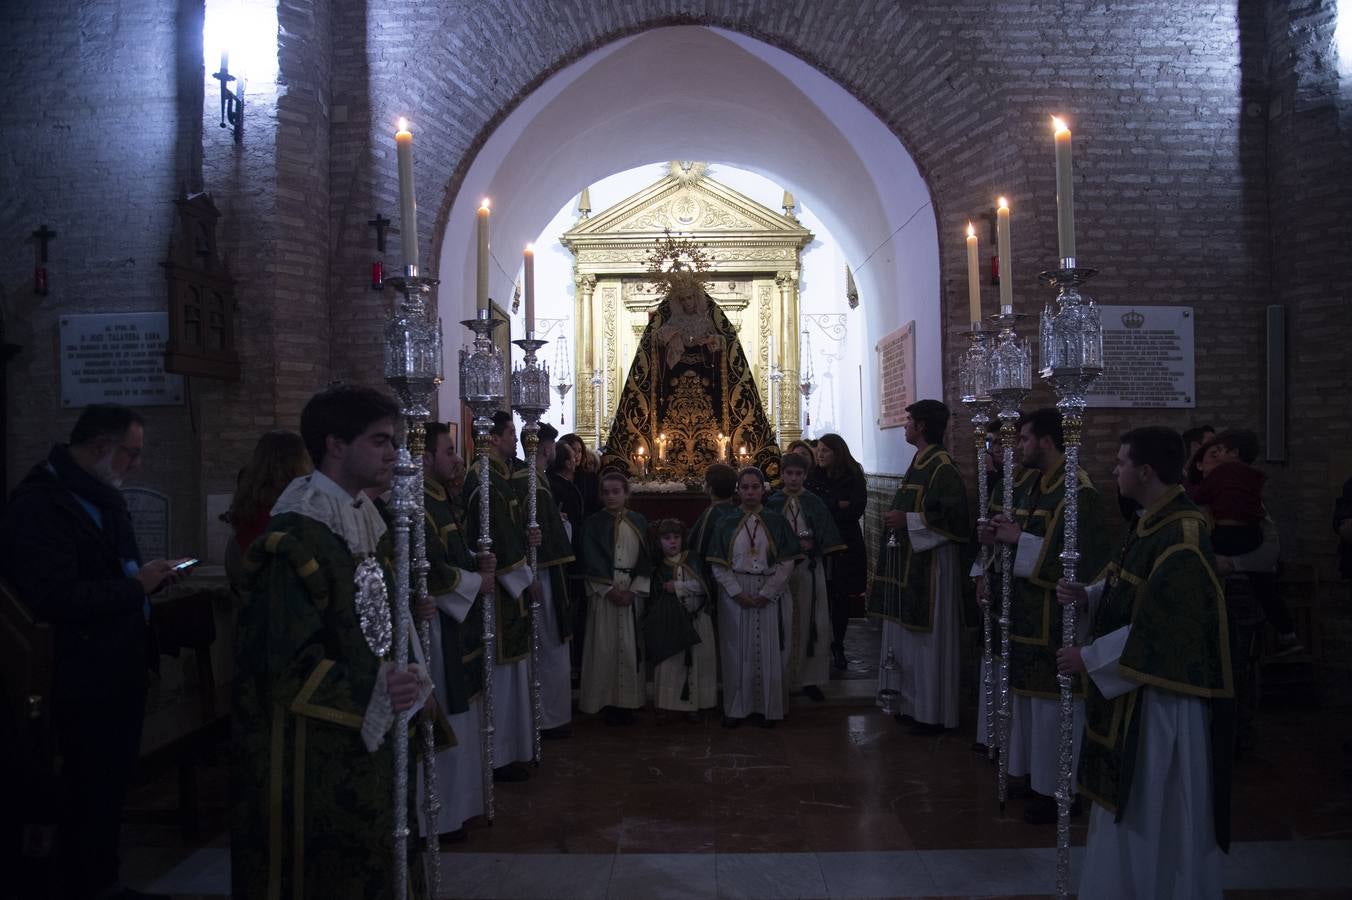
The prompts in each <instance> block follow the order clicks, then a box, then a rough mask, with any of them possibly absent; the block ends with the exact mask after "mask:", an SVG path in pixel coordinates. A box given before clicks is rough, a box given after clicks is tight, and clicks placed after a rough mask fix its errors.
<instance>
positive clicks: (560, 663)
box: [540, 569, 573, 728]
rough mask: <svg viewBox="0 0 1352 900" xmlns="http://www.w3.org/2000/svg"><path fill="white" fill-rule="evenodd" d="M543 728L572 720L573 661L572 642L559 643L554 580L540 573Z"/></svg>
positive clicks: (543, 572)
mask: <svg viewBox="0 0 1352 900" xmlns="http://www.w3.org/2000/svg"><path fill="white" fill-rule="evenodd" d="M540 585H541V588H542V590H543V594H542V596H541V598H540V608H541V610H542V612H543V615H541V616H540V727H541V728H558V727H559V726H561V725H567V724H568V723H569V722H571V721H572V719H573V660H572V655H571V648H570V647H569V642H568V641H564V640H560V639H559V612H558V609H557V608H556V607H555V606H554V579H552V578H550V577H549V570H548V569H541V570H540Z"/></svg>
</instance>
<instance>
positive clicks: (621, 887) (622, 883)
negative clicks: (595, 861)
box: [607, 853, 718, 900]
mask: <svg viewBox="0 0 1352 900" xmlns="http://www.w3.org/2000/svg"><path fill="white" fill-rule="evenodd" d="M716 896H718V875H717V864H716V857H715V856H714V854H712V853H636V854H621V855H620V856H617V857H615V865H614V867H613V868H612V869H611V872H610V887H609V890H608V892H607V897H609V898H610V900H634V898H637V897H642V898H644V900H666V898H672V900H681V898H712V897H716Z"/></svg>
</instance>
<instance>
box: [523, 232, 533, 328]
mask: <svg viewBox="0 0 1352 900" xmlns="http://www.w3.org/2000/svg"><path fill="white" fill-rule="evenodd" d="M524 266H525V269H526V334H527V335H531V334H534V333H535V245H534V244H527V245H526V252H525V262H524Z"/></svg>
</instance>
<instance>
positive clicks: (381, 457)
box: [231, 385, 431, 900]
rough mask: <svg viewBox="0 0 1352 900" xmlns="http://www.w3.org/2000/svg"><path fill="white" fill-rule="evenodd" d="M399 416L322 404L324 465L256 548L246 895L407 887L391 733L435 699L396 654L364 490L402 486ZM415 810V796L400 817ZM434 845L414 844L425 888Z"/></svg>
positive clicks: (244, 633) (243, 761)
mask: <svg viewBox="0 0 1352 900" xmlns="http://www.w3.org/2000/svg"><path fill="white" fill-rule="evenodd" d="M398 415H399V409H398V407H397V406H396V405H395V404H394V402H393V401H391V400H390V399H389V398H387V397H385V396H384V395H383V394H380V393H379V392H377V391H374V390H372V389H370V388H365V387H358V386H355V385H340V386H337V387H332V388H329V389H327V390H325V391H323V392H321V393H319V394H317V395H315V396H314V397H312V398H311V399H310V401H309V402H308V403H307V404H306V405H305V409H304V411H303V412H302V413H301V435H302V437H303V438H304V439H305V445H306V448H307V449H308V450H309V453H310V457H311V459H313V460H314V464H315V471H314V473H313V474H311V475H307V476H304V477H302V478H298V479H296V480H295V481H293V482H292V483H291V484H290V485H289V486H288V487H287V488H286V490H285V491H284V492H283V493H282V495H281V497H280V498H279V499H278V500H277V504H276V506H275V507H273V510H272V521H271V522H270V523H269V525H268V530H267V532H265V533H264V535H263V536H262V537H261V538H259V539H258V540H257V541H256V542H254V544H253V545H252V546H250V548H249V550H248V552H247V553H246V555H245V561H244V568H245V571H246V574H247V578H246V587H247V594H246V596H245V602H244V606H243V607H242V609H241V610H240V613H239V621H238V625H237V627H236V633H235V660H236V673H235V680H234V705H233V716H232V738H233V740H232V743H233V753H232V757H233V759H232V766H231V775H232V779H231V781H232V791H231V793H232V797H233V801H232V809H231V883H232V886H233V887H232V890H233V893H234V896H235V897H240V898H270V897H280V896H287V897H290V896H297V897H301V896H306V897H335V898H352V900H359V898H361V900H364V898H367V897H376V896H387V895H389V894H390V893H391V891H392V889H393V884H394V877H395V873H394V871H393V863H392V855H393V833H394V830H395V827H396V825H398V826H399V827H405V826H406V825H408V824H410V820H411V816H410V820H405V821H402V822H396V817H395V809H394V808H393V803H392V802H391V795H392V793H393V786H394V754H393V750H392V746H391V745H392V742H391V741H387V740H385V738H386V737H387V735H388V733H389V731H390V728H391V726H392V725H394V723H395V721H396V717H397V715H398V714H399V713H400V712H403V711H406V710H412V709H416V708H417V707H418V705H420V704H421V703H422V702H423V700H425V699H426V697H427V696H428V695H429V694H430V693H431V683H430V682H429V681H428V680H427V676H426V674H425V673H421V672H420V671H419V670H418V667H417V666H410V667H409V670H408V671H399V670H397V669H395V668H394V665H393V663H392V662H391V661H390V660H391V659H392V657H393V649H392V647H391V638H390V632H389V623H390V622H391V621H392V619H393V613H392V610H391V609H390V606H389V601H388V599H387V598H386V594H385V592H384V590H382V588H384V587H385V584H386V577H385V576H387V575H388V572H387V571H386V570H385V569H384V567H383V566H382V565H380V563H379V562H378V560H379V559H381V558H383V557H385V556H387V555H388V545H389V535H388V532H387V531H386V528H385V523H384V520H383V519H382V518H381V516H380V514H379V512H378V511H377V510H376V507H375V504H374V503H373V502H372V501H371V500H369V499H368V498H367V497H366V496H365V494H364V491H366V490H368V489H371V488H383V487H385V486H386V485H387V484H388V483H389V479H390V476H391V472H392V466H393V463H394V459H395V447H394V431H395V420H396V419H397V417H398ZM359 567H360V572H361V579H360V580H361V587H360V589H359V586H358V575H359ZM382 620H383V621H384V623H385V624H384V628H383V632H384V634H383V637H382V634H381V632H382V627H381V623H382ZM409 637H410V636H409V635H407V634H405V635H395V636H394V638H393V640H408V639H409ZM413 758H414V756H413V755H412V754H410V759H413ZM409 784H410V786H412V785H413V784H414V779H412V778H410V779H409ZM415 801H416V797H415V796H413V793H412V792H411V791H410V795H409V798H408V805H407V807H406V809H404V810H400V813H401V814H402V813H409V814H411V813H412V811H413V804H414V802H415ZM418 849H419V847H418V842H417V841H410V842H409V856H410V865H409V871H410V873H411V877H412V881H413V884H412V885H411V888H412V890H413V893H414V894H415V895H416V894H418V893H420V892H421V890H422V878H421V866H420V865H418V864H417V862H416V859H415V854H416V853H417V851H418Z"/></svg>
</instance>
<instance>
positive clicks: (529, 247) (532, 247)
mask: <svg viewBox="0 0 1352 900" xmlns="http://www.w3.org/2000/svg"><path fill="white" fill-rule="evenodd" d="M526 252H527V253H531V254H533V253H535V245H534V244H527V245H526Z"/></svg>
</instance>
